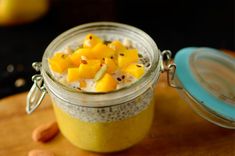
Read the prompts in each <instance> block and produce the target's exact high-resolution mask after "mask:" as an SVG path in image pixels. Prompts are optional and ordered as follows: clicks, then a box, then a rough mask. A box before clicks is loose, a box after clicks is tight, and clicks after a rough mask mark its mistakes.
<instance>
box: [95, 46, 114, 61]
mask: <svg viewBox="0 0 235 156" xmlns="http://www.w3.org/2000/svg"><path fill="white" fill-rule="evenodd" d="M92 52H93V55H94V56H95V57H96V59H103V58H105V57H109V58H110V57H114V56H115V51H114V50H113V49H111V48H109V47H108V46H107V45H105V44H103V43H98V44H97V45H96V46H95V47H94V48H93V49H92Z"/></svg>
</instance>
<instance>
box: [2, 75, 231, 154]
mask: <svg viewBox="0 0 235 156" xmlns="http://www.w3.org/2000/svg"><path fill="white" fill-rule="evenodd" d="M26 95H27V93H22V94H18V95H14V96H10V97H7V98H5V99H2V100H0V156H26V155H27V153H28V152H29V151H30V150H32V149H46V150H49V151H52V152H54V153H55V154H56V156H101V155H103V154H98V153H91V152H87V151H83V150H80V149H78V148H76V147H74V146H73V145H72V144H70V143H69V142H68V141H67V140H66V139H65V138H64V137H63V136H62V135H61V134H59V135H58V136H56V138H54V139H53V140H52V141H50V142H48V143H46V144H42V143H36V142H33V141H32V139H31V134H32V131H33V129H34V128H35V127H37V126H38V125H40V124H42V123H46V122H48V121H51V120H55V117H54V114H53V110H52V106H51V101H50V99H49V97H46V99H45V100H44V101H43V103H42V104H41V105H40V107H39V108H38V109H37V110H36V111H35V112H34V113H33V114H32V115H27V114H26V112H25V103H26ZM155 98H156V103H155V120H154V122H153V125H152V128H151V130H150V133H149V135H148V136H147V137H146V138H145V139H144V140H143V141H142V142H140V143H139V144H137V145H136V146H134V147H132V148H130V149H127V150H125V151H122V152H117V153H112V154H105V155H110V156H119V155H120V156H132V155H133V156H143V155H144V156H157V155H159V156H164V155H172V156H176V155H180V156H181V155H182V156H187V155H205V156H207V155H210V156H213V155H216V156H217V155H224V156H233V155H235V130H230V129H225V128H221V127H218V126H216V125H213V124H211V123H209V122H207V121H205V120H204V119H202V118H201V117H199V116H198V115H197V114H195V113H194V112H193V110H192V109H191V108H190V107H189V105H188V104H187V103H185V102H184V101H183V100H182V99H180V97H179V95H178V93H177V91H176V90H175V89H173V88H170V87H168V86H167V83H166V77H165V75H164V74H163V75H161V77H160V80H159V83H158V85H157V87H156V92H155Z"/></svg>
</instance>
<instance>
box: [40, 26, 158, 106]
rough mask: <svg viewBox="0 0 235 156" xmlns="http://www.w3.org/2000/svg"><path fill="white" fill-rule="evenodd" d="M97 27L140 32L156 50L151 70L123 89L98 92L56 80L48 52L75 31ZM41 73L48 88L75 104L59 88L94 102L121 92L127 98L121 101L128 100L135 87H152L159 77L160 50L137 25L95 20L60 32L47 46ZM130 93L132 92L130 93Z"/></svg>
mask: <svg viewBox="0 0 235 156" xmlns="http://www.w3.org/2000/svg"><path fill="white" fill-rule="evenodd" d="M95 27H106V28H109V27H114V28H117V29H122V30H126V31H130V32H134V33H138V34H139V35H140V36H141V37H143V38H144V39H145V40H146V41H147V42H148V43H149V44H150V45H151V48H152V51H153V52H154V53H153V56H154V58H153V60H152V62H151V67H150V68H149V70H148V71H147V72H146V73H145V74H144V76H143V77H142V78H141V79H140V80H138V81H136V82H135V83H132V84H130V85H128V86H126V87H123V88H121V89H118V90H114V91H112V92H106V93H105V92H104V93H96V92H85V91H81V92H78V91H76V90H73V89H71V88H69V87H66V86H65V85H63V84H61V83H59V82H58V81H56V80H55V79H54V78H53V77H52V75H51V74H50V70H49V65H48V63H47V54H48V53H49V52H50V51H51V50H52V49H54V48H55V47H56V46H58V43H59V42H61V41H64V40H66V39H69V38H71V36H73V34H74V33H75V32H77V31H81V30H85V29H86V30H87V29H90V28H95ZM157 69H159V70H157ZM41 74H42V76H43V78H44V81H45V84H46V88H47V90H49V91H50V92H52V93H53V94H54V95H55V96H57V97H58V98H60V99H63V100H64V101H67V102H68V103H70V104H74V102H71V100H68V99H66V98H64V97H63V94H60V92H59V91H58V90H62V91H63V92H66V93H67V94H70V97H73V99H79V95H81V97H83V98H87V97H89V98H90V100H91V101H94V102H98V101H99V100H98V101H97V99H102V100H101V101H102V102H105V101H108V100H114V99H115V100H116V99H117V97H118V96H117V95H119V96H120V94H123V95H124V96H122V97H121V98H122V99H125V100H121V101H127V100H130V99H131V98H128V95H130V94H131V93H133V88H146V86H147V87H151V86H152V84H153V82H154V81H155V80H156V79H157V78H158V77H159V74H160V50H159V49H158V47H157V45H156V43H155V42H154V40H153V39H152V38H151V37H150V36H149V35H148V34H147V33H145V32H144V31H142V30H140V29H138V28H136V27H133V26H130V25H127V24H121V23H116V22H93V23H87V24H82V25H79V26H76V27H74V28H71V29H69V30H67V31H65V32H64V33H62V34H60V35H59V36H57V37H56V38H55V39H54V40H53V41H52V42H51V43H50V44H49V46H48V47H47V48H46V50H45V52H44V55H43V59H42V70H41ZM139 90H140V91H139V93H138V94H137V95H136V96H138V95H140V94H141V93H143V92H144V91H145V90H146V89H139ZM128 93H130V94H128ZM73 95H74V96H76V97H77V98H74V96H73ZM84 96H85V97H84ZM102 96H103V98H101V97H102ZM110 97H113V98H110ZM69 99H71V98H69ZM104 99H106V100H104ZM72 101H73V100H72ZM117 103H118V104H120V102H117ZM76 105H77V104H76ZM112 105H115V103H113V104H112ZM98 106H100V105H98ZM92 107H93V106H92Z"/></svg>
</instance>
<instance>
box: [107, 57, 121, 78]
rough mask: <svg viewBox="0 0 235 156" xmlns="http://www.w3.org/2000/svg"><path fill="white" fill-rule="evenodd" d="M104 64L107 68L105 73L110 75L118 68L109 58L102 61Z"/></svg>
mask: <svg viewBox="0 0 235 156" xmlns="http://www.w3.org/2000/svg"><path fill="white" fill-rule="evenodd" d="M104 63H105V64H107V66H108V69H107V72H108V73H110V74H112V73H114V72H115V71H116V70H117V68H118V66H117V65H116V63H115V62H114V60H113V59H111V58H107V57H106V58H105V59H104Z"/></svg>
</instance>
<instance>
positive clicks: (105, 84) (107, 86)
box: [95, 73, 117, 92]
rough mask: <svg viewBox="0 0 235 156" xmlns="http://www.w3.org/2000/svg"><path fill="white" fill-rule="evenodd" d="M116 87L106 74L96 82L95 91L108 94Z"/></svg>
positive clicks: (111, 78) (115, 83)
mask: <svg viewBox="0 0 235 156" xmlns="http://www.w3.org/2000/svg"><path fill="white" fill-rule="evenodd" d="M116 87H117V82H116V80H115V79H114V78H113V77H112V76H111V75H110V74H108V73H106V74H105V75H104V76H103V77H102V78H101V79H100V80H99V81H98V82H96V86H95V89H96V91H97V92H110V91H112V90H115V89H116Z"/></svg>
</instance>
